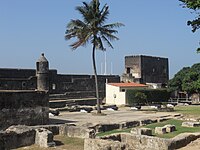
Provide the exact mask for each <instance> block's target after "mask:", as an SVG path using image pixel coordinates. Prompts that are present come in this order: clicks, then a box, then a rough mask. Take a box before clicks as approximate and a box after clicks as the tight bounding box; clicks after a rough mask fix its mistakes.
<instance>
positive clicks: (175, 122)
mask: <svg viewBox="0 0 200 150" xmlns="http://www.w3.org/2000/svg"><path fill="white" fill-rule="evenodd" d="M182 122H183V121H181V120H175V119H171V120H167V121H163V122H159V123H153V124H149V125H146V126H142V127H145V128H151V129H153V136H157V137H162V138H173V137H175V136H176V135H178V134H180V133H185V132H200V127H193V128H188V127H182V126H181V124H182ZM167 124H172V125H175V126H176V131H174V132H171V133H166V134H163V135H158V134H155V132H154V130H155V127H162V126H164V125H167ZM130 130H131V128H129V129H123V130H112V131H108V132H102V133H98V134H97V136H105V135H110V134H114V133H123V132H126V133H127V132H130Z"/></svg>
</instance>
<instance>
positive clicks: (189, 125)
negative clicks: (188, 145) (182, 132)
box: [182, 122, 200, 127]
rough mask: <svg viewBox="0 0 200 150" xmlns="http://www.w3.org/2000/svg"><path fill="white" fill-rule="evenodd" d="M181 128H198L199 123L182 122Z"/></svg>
mask: <svg viewBox="0 0 200 150" xmlns="http://www.w3.org/2000/svg"><path fill="white" fill-rule="evenodd" d="M182 126H183V127H199V126H200V122H183V123H182Z"/></svg>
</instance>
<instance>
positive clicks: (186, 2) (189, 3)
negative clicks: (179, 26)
mask: <svg viewBox="0 0 200 150" xmlns="http://www.w3.org/2000/svg"><path fill="white" fill-rule="evenodd" d="M179 1H181V2H182V4H183V7H187V8H189V9H192V10H193V11H194V13H196V15H197V16H196V17H195V19H194V20H189V21H188V22H187V25H189V26H191V27H192V32H196V30H198V29H199V28H200V11H199V10H200V0H179ZM199 52H200V48H197V53H199Z"/></svg>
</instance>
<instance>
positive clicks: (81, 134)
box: [59, 124, 95, 138]
mask: <svg viewBox="0 0 200 150" xmlns="http://www.w3.org/2000/svg"><path fill="white" fill-rule="evenodd" d="M59 134H61V135H66V136H68V137H77V138H95V131H94V130H93V129H88V128H86V127H80V126H69V125H67V124H66V125H62V126H60V131H59Z"/></svg>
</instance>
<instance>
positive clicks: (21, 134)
mask: <svg viewBox="0 0 200 150" xmlns="http://www.w3.org/2000/svg"><path fill="white" fill-rule="evenodd" d="M34 143H35V130H34V129H32V128H30V127H28V126H24V125H18V126H11V127H9V128H8V129H6V130H5V131H3V132H1V133H0V144H3V146H4V148H5V149H15V148H19V147H23V146H29V145H32V144H34ZM0 147H1V146H0Z"/></svg>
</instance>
